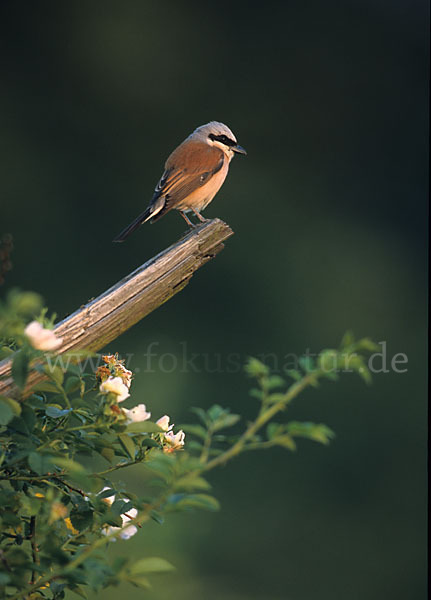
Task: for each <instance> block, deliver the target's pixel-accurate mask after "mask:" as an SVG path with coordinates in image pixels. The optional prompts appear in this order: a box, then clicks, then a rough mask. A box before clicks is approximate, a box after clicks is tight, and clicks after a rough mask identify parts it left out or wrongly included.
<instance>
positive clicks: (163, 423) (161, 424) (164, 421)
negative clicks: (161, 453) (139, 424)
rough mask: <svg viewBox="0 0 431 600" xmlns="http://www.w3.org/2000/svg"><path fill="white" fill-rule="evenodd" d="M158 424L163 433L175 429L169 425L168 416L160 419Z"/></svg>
mask: <svg viewBox="0 0 431 600" xmlns="http://www.w3.org/2000/svg"><path fill="white" fill-rule="evenodd" d="M156 424H157V425H158V426H159V427H160V428H161V429H163V431H170V430H171V429H172V427H173V424H172V425H169V417H168V415H164V416H163V417H160V419H159V420H158V421H156Z"/></svg>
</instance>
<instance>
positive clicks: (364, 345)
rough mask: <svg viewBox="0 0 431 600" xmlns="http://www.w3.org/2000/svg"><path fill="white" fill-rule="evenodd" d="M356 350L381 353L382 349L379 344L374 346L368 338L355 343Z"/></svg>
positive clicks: (374, 343)
mask: <svg viewBox="0 0 431 600" xmlns="http://www.w3.org/2000/svg"><path fill="white" fill-rule="evenodd" d="M356 348H357V349H358V350H367V351H368V352H381V351H382V347H381V345H380V344H376V342H374V341H373V340H372V339H370V338H367V337H366V338H362V339H360V340H359V341H358V342H357V343H356Z"/></svg>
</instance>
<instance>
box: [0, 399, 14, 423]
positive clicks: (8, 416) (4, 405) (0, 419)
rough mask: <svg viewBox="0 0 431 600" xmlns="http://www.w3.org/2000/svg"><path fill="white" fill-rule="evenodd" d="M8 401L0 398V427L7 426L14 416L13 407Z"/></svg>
mask: <svg viewBox="0 0 431 600" xmlns="http://www.w3.org/2000/svg"><path fill="white" fill-rule="evenodd" d="M8 400H9V398H5V397H4V396H0V425H7V424H8V423H9V421H12V419H13V418H14V416H15V414H14V410H13V407H12V406H11V405H10V404H9V402H8Z"/></svg>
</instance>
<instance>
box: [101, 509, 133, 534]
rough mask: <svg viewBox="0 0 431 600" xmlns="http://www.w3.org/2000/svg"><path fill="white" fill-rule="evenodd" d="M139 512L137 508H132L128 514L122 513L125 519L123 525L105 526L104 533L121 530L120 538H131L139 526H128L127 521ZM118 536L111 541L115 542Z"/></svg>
mask: <svg viewBox="0 0 431 600" xmlns="http://www.w3.org/2000/svg"><path fill="white" fill-rule="evenodd" d="M137 514H138V511H137V510H136V508H131V509H130V510H129V511H128V512H127V514H125V515H121V520H122V521H123V527H111V526H109V527H104V528H103V529H102V533H103V535H111V533H115V532H117V531H120V530H121V533H120V538H121V539H123V540H129V539H130V538H131V537H132V536H134V535H135V533H138V528H137V527H136V526H135V525H129V526H128V527H127V523H128V522H129V521H130V520H131V519H134V518H135V517H136V516H137ZM115 541H116V538H112V539H111V542H115Z"/></svg>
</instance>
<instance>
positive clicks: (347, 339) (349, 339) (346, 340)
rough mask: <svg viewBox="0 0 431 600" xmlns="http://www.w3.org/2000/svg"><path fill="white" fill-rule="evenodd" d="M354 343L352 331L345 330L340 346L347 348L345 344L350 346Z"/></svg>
mask: <svg viewBox="0 0 431 600" xmlns="http://www.w3.org/2000/svg"><path fill="white" fill-rule="evenodd" d="M354 343H355V336H354V335H353V331H346V333H345V334H344V335H343V339H342V340H341V343H340V348H347V346H351V345H352V344H354Z"/></svg>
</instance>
